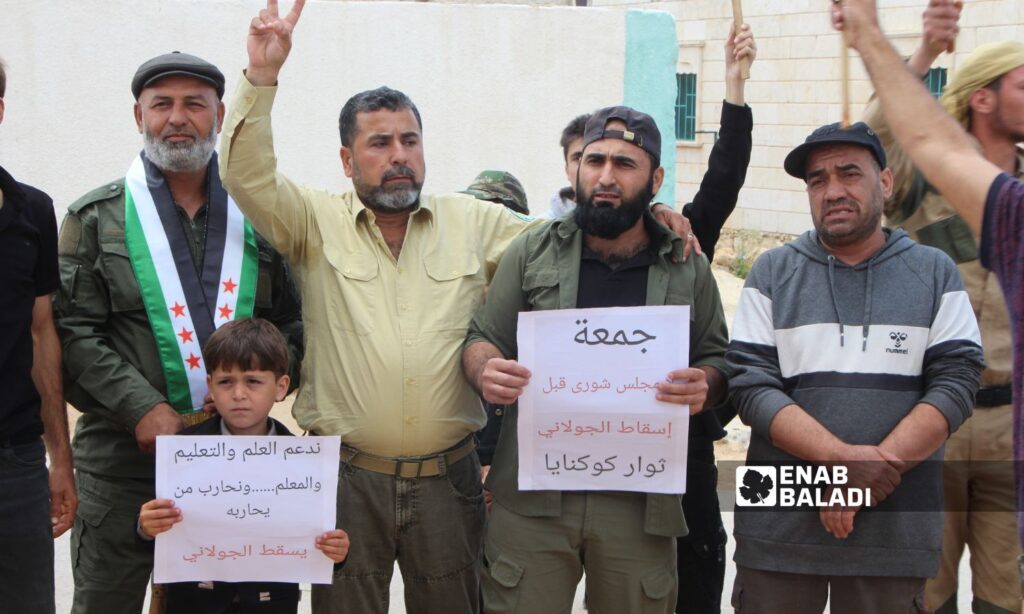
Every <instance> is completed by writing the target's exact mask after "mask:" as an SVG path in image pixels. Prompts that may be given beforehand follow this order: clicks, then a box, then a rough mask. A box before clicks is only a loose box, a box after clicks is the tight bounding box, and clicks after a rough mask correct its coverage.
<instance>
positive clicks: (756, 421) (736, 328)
mask: <svg viewBox="0 0 1024 614" xmlns="http://www.w3.org/2000/svg"><path fill="white" fill-rule="evenodd" d="M770 260H771V254H765V255H763V256H761V257H760V258H758V259H757V260H756V261H755V262H754V266H753V268H751V270H750V274H749V275H748V276H747V282H746V284H745V285H744V286H743V291H742V293H741V294H740V300H739V304H738V305H737V306H736V317H735V318H734V320H733V331H732V341H730V342H729V349H728V351H726V353H725V360H726V362H727V363H728V366H729V369H730V370H731V371H732V379H730V380H729V394H730V398H731V400H732V402H733V404H734V405H735V406H736V409H737V411H738V412H739V416H740V419H741V420H742V421H743V423H744V424H747V425H749V426H750V428H751V429H752V430H753V431H754V433H756V434H758V435H761V436H762V437H765V438H769V429H770V428H771V424H772V420H774V419H775V414H777V413H779V411H780V410H781V409H782V408H783V407H785V406H787V405H792V404H793V399H792V398H790V396H789V395H788V394H786V393H785V391H784V390H783V383H782V372H781V370H780V368H779V352H778V347H777V346H776V344H775V327H774V324H773V317H772V298H771V296H772V295H771V262H770Z"/></svg>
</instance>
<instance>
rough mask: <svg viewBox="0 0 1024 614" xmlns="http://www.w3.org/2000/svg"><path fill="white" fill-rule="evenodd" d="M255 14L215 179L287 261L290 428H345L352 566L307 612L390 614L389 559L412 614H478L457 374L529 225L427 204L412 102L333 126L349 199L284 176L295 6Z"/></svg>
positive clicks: (465, 201) (471, 208) (363, 102)
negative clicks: (292, 307) (295, 354)
mask: <svg viewBox="0 0 1024 614" xmlns="http://www.w3.org/2000/svg"><path fill="white" fill-rule="evenodd" d="M276 5H277V3H276V2H270V3H269V4H268V8H267V9H265V10H263V11H261V12H260V15H259V16H258V17H256V18H254V19H253V21H252V23H251V25H250V28H249V37H248V53H249V65H248V68H247V70H246V73H245V76H244V77H243V78H242V79H241V80H240V84H239V87H238V91H237V92H236V95H235V98H234V101H233V105H232V106H233V109H232V110H231V112H230V114H229V116H228V121H227V130H226V131H225V133H224V135H225V136H224V139H223V143H222V152H223V153H222V155H223V160H224V163H223V164H222V168H223V172H222V177H223V181H224V185H225V186H226V187H227V188H228V190H229V191H230V192H231V194H232V195H233V196H234V198H235V199H236V200H237V202H238V205H239V207H240V208H241V209H242V210H243V211H244V212H245V214H246V215H247V216H248V217H249V219H250V220H251V221H252V223H253V225H254V226H255V227H256V228H258V229H259V231H260V232H261V233H262V234H263V236H265V237H266V238H268V239H269V240H270V242H271V243H272V244H273V245H275V246H276V247H277V248H278V249H279V250H280V252H281V253H282V254H284V255H285V256H286V257H287V258H288V260H289V261H290V262H291V264H292V267H293V270H294V273H295V276H296V279H297V281H298V284H299V287H300V290H301V292H302V296H303V297H304V299H305V301H306V303H305V305H304V315H305V325H306V331H307V333H306V334H307V339H308V340H309V343H308V348H309V350H308V352H309V353H308V355H307V359H306V360H305V361H304V362H303V365H302V368H303V374H302V377H303V380H302V381H303V386H302V388H301V390H300V392H299V396H298V399H297V400H296V402H295V405H294V414H295V418H296V419H297V420H298V423H299V425H300V426H301V427H302V428H304V429H307V430H309V431H311V432H313V433H316V434H320V435H341V436H342V441H343V449H342V460H343V462H342V467H341V471H340V480H339V485H338V524H339V526H340V527H343V528H344V529H345V530H346V531H348V532H349V533H350V535H352V549H351V556H350V557H349V561H348V563H347V564H346V565H345V567H344V568H342V569H340V570H339V571H337V572H336V573H335V576H334V584H333V585H331V586H319V585H318V586H315V587H314V589H313V610H314V611H315V612H345V613H352V612H360V613H375V612H387V609H388V597H389V586H390V583H391V575H392V571H393V569H394V564H395V561H396V560H397V561H398V564H399V566H400V567H401V569H402V573H403V576H404V580H405V587H406V607H407V609H408V611H409V612H424V613H427V612H434V613H436V612H444V613H446V614H448V613H460V612H476V611H478V608H479V588H478V587H479V576H480V557H479V552H480V547H481V539H482V533H483V524H484V503H483V490H482V486H481V482H480V464H479V461H478V460H477V457H476V455H475V454H471V452H472V450H473V438H472V434H473V433H474V432H475V431H478V430H480V429H481V428H482V427H483V425H484V422H485V416H484V412H483V411H482V409H481V407H480V402H479V400H478V399H477V397H476V395H475V394H474V392H473V391H472V389H471V388H470V387H469V385H468V384H467V383H466V382H465V380H464V379H463V376H462V370H461V365H460V362H459V360H460V356H461V353H462V342H463V340H464V338H465V334H466V326H467V324H468V322H469V320H470V317H471V316H472V314H473V311H474V309H475V308H476V307H477V305H478V304H479V303H480V302H481V300H482V298H483V289H484V287H485V286H486V285H487V284H488V282H489V280H490V278H491V276H492V275H493V273H494V270H495V268H496V267H497V262H498V259H499V257H500V256H501V253H502V252H503V251H504V250H505V247H506V246H507V245H508V243H509V242H510V241H511V239H512V238H513V237H515V236H516V235H518V234H519V233H520V231H521V230H522V229H523V228H524V227H526V226H527V224H528V221H529V218H526V217H523V216H520V215H518V214H515V213H513V212H511V211H509V210H508V209H506V208H505V207H503V206H501V205H498V204H494V203H487V202H483V201H479V200H476V199H475V198H473V197H471V196H468V195H460V194H451V195H444V196H428V195H422V196H421V195H420V187H421V185H422V182H423V178H424V173H425V164H424V158H423V145H422V140H421V123H420V117H419V112H418V111H417V109H416V106H415V105H414V104H413V103H412V101H411V100H409V98H408V97H406V96H405V95H404V94H402V93H401V92H397V91H395V90H391V89H388V88H379V89H376V90H372V91H369V92H363V93H361V94H357V95H356V96H353V97H352V98H351V99H350V100H349V101H348V102H347V103H346V104H345V106H344V108H343V109H342V113H341V118H340V121H339V124H340V132H341V141H342V147H341V159H342V164H343V166H344V170H345V174H346V176H348V177H350V178H351V179H352V183H353V185H354V187H355V190H354V191H351V192H347V193H345V194H341V195H338V194H329V193H327V192H323V191H318V190H313V189H309V188H305V187H301V186H298V185H296V184H294V183H292V182H291V181H290V180H288V179H287V178H286V177H284V176H283V175H281V174H280V173H279V172H278V171H277V168H276V158H275V157H274V156H273V155H272V151H273V142H272V136H271V127H270V110H271V107H272V104H273V100H274V95H275V93H276V88H275V87H274V85H275V84H276V82H277V75H278V72H279V71H280V69H281V66H282V64H283V63H284V61H285V58H286V57H287V55H288V51H289V49H290V47H291V31H292V28H293V27H294V26H295V23H296V22H297V20H298V17H299V14H300V13H301V10H302V5H303V2H301V1H299V2H296V3H295V6H294V7H293V8H292V10H291V12H290V13H289V14H288V15H287V16H284V17H279V16H278V15H277V6H276Z"/></svg>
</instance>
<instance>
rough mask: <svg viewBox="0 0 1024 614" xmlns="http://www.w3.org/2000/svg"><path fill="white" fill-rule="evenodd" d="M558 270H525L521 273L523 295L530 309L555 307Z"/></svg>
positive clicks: (556, 306) (556, 302)
mask: <svg viewBox="0 0 1024 614" xmlns="http://www.w3.org/2000/svg"><path fill="white" fill-rule="evenodd" d="M558 290H559V289H558V271H557V270H555V269H548V268H544V269H534V270H527V271H526V273H525V274H524V275H523V295H524V296H526V302H527V303H528V304H529V305H530V307H531V309H532V310H543V309H557V308H558V307H559V306H560V305H559V300H558Z"/></svg>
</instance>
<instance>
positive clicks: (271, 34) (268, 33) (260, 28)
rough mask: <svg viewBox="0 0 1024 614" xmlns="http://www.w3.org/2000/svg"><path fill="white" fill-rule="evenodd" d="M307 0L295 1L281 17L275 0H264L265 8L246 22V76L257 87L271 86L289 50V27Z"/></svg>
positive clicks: (290, 33) (295, 21) (297, 17)
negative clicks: (247, 34) (247, 33)
mask: <svg viewBox="0 0 1024 614" xmlns="http://www.w3.org/2000/svg"><path fill="white" fill-rule="evenodd" d="M305 4H306V0H295V4H293V5H292V10H291V11H289V12H288V14H287V15H285V16H284V17H281V16H280V14H279V12H278V6H277V0H267V8H265V9H261V10H260V12H259V14H258V15H256V16H255V17H253V18H252V22H250V24H249V37H248V39H247V41H246V50H247V51H248V53H249V66H248V67H247V68H246V70H245V76H246V77H247V78H248V79H249V82H250V83H252V84H253V85H256V86H262V85H274V84H275V83H277V75H278V73H279V72H281V66H283V65H284V61H285V60H286V59H288V53H289V52H291V50H292V30H294V29H295V24H297V23H298V22H299V16H300V15H302V7H303V6H304V5H305Z"/></svg>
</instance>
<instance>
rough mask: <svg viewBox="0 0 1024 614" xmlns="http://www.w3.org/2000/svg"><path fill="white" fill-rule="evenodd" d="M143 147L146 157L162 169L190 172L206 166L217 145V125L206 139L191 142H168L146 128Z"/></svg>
mask: <svg viewBox="0 0 1024 614" xmlns="http://www.w3.org/2000/svg"><path fill="white" fill-rule="evenodd" d="M142 147H143V149H144V150H145V152H146V157H147V158H149V160H150V162H152V163H153V164H155V165H156V166H157V168H159V169H160V170H162V171H171V172H175V173H189V172H194V171H199V170H202V169H204V168H206V165H207V164H209V163H210V158H211V157H213V151H214V149H216V147H217V127H216V126H211V128H210V134H208V135H206V138H205V139H199V140H197V141H193V142H191V143H168V142H166V141H163V140H161V139H159V138H157V137H154V136H153V135H152V134H150V132H149V130H146V129H144V130H143V134H142Z"/></svg>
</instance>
